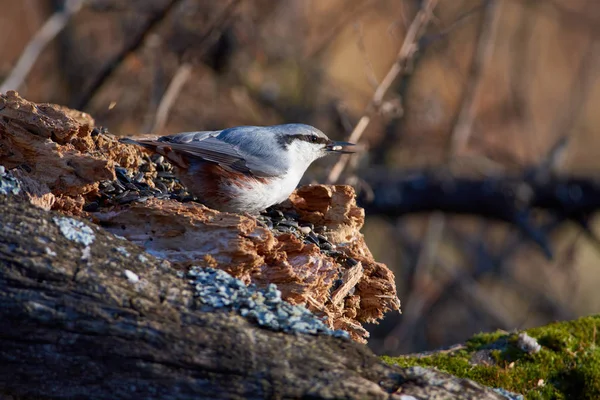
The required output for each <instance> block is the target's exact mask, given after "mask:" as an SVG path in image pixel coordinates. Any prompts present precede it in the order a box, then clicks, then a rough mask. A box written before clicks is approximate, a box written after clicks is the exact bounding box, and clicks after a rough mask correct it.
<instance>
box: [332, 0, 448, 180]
mask: <svg viewBox="0 0 600 400" xmlns="http://www.w3.org/2000/svg"><path fill="white" fill-rule="evenodd" d="M436 4H437V0H426V1H425V2H424V3H423V5H422V7H421V9H420V10H419V12H417V15H416V16H415V18H414V19H413V21H412V23H411V25H410V27H409V28H408V31H407V32H406V37H405V38H404V43H402V46H401V47H400V51H399V52H398V56H397V57H396V60H395V61H394V64H393V65H392V67H391V68H390V70H389V71H388V73H387V75H386V76H385V78H383V80H382V81H381V83H380V84H379V86H378V87H377V89H376V90H375V93H374V94H373V97H372V98H371V102H370V103H369V105H368V106H367V109H366V111H365V113H364V114H363V116H362V117H361V118H360V120H359V121H358V124H356V127H355V128H354V130H353V131H352V133H351V134H350V138H349V139H348V140H349V141H350V142H353V143H356V142H357V141H358V140H359V139H360V137H361V136H362V134H363V133H364V131H365V129H366V128H367V126H368V125H369V123H370V122H371V118H372V116H373V114H374V112H375V111H376V110H377V109H378V108H379V107H380V105H381V102H382V100H383V96H384V95H385V94H386V92H387V91H388V89H389V88H390V86H391V85H392V83H393V82H394V81H395V80H396V78H397V77H398V75H399V74H400V73H401V72H402V71H403V69H404V67H405V65H406V64H407V63H408V61H409V60H410V59H411V58H412V57H413V55H414V54H415V53H416V51H417V41H418V40H419V38H420V37H421V35H422V34H423V31H424V28H425V26H427V24H428V23H429V21H430V20H431V17H432V14H433V9H434V8H435V6H436ZM347 164H348V156H347V155H344V156H341V157H340V159H339V160H338V162H337V163H336V164H335V165H334V166H333V168H332V169H331V172H330V173H329V176H328V177H327V182H328V183H329V184H333V183H335V182H337V180H338V179H339V178H340V175H341V174H342V172H343V171H344V168H345V167H346V165H347Z"/></svg>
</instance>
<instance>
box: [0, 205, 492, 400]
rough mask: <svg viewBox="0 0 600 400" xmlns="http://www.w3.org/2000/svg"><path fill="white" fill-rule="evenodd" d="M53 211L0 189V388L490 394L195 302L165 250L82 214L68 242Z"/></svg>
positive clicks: (121, 394) (117, 394) (47, 394)
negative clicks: (77, 234)
mask: <svg viewBox="0 0 600 400" xmlns="http://www.w3.org/2000/svg"><path fill="white" fill-rule="evenodd" d="M56 218H60V215H59V214H56V213H51V212H46V211H44V210H42V209H38V208H36V207H34V206H31V205H29V204H27V203H25V202H23V200H19V199H18V198H17V197H5V196H0V226H1V227H2V229H0V321H1V329H0V397H1V396H2V395H12V396H17V397H19V398H31V397H33V398H36V399H40V398H53V399H68V398H87V399H103V398H110V399H125V398H138V399H142V398H143V399H159V398H160V399H186V398H194V399H202V398H211V399H214V398H229V399H231V398H240V399H241V398H244V399H251V398H261V399H262V398H302V397H304V398H336V399H339V398H347V399H354V398H356V399H359V398H378V399H387V398H397V399H398V398H400V397H399V395H394V394H393V393H400V392H401V393H402V394H404V395H412V396H414V397H415V398H418V399H425V398H431V397H430V396H436V395H437V396H440V397H439V398H456V399H500V398H502V397H500V396H499V395H496V394H495V393H493V392H491V391H490V390H488V389H485V388H483V387H481V386H479V385H477V384H475V383H473V382H470V381H465V380H460V379H457V378H453V377H450V376H448V375H445V374H442V373H439V372H435V371H429V370H425V369H423V368H412V369H405V370H403V369H399V368H394V367H390V366H388V365H385V364H384V363H382V362H381V361H380V360H379V359H378V358H377V357H375V356H374V355H373V354H372V353H371V352H370V351H369V350H368V349H367V348H366V347H364V346H362V345H359V344H356V343H354V342H351V341H349V340H343V339H336V338H333V337H330V336H310V335H290V334H283V333H277V332H272V331H269V330H266V329H261V328H258V327H256V326H254V325H253V324H251V323H249V322H248V321H246V320H245V319H243V318H242V317H240V316H237V315H232V314H226V313H209V312H201V311H200V310H198V309H196V307H195V301H194V298H193V293H192V290H191V285H189V283H188V282H187V281H186V280H185V279H181V278H179V277H178V276H177V274H176V272H175V271H174V270H173V269H172V268H171V267H170V265H169V264H168V263H167V262H165V261H161V260H158V259H155V258H153V257H152V256H150V255H148V254H144V253H142V252H141V250H140V248H138V247H137V246H135V245H133V244H131V243H129V242H127V241H126V240H123V239H119V238H117V237H115V236H113V235H111V234H109V233H107V232H105V231H103V230H102V229H101V228H99V227H97V226H93V225H91V224H89V223H87V224H86V225H87V226H88V227H89V228H85V229H89V230H88V233H87V236H86V237H88V238H89V237H92V236H93V241H92V242H91V243H89V244H88V245H87V246H86V244H80V243H76V242H74V241H72V240H69V239H68V238H67V237H66V236H65V235H64V233H61V231H60V230H59V228H58V225H57V223H56V221H55V219H56ZM126 269H127V270H129V271H131V272H133V273H135V274H137V276H139V278H140V280H139V281H137V282H134V281H131V280H129V279H128V278H127V276H126V274H125V270H126ZM440 382H444V384H443V385H442V384H440Z"/></svg>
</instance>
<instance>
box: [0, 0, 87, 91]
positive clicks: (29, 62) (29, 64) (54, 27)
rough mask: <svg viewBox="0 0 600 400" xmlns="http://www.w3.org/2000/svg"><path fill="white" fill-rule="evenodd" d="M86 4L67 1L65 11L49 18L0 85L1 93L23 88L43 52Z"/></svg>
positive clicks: (80, 1)
mask: <svg viewBox="0 0 600 400" xmlns="http://www.w3.org/2000/svg"><path fill="white" fill-rule="evenodd" d="M84 2H85V0H66V1H65V7H64V9H63V10H61V11H57V12H55V13H54V14H52V15H51V16H50V18H48V20H47V21H46V22H45V23H44V25H42V27H41V28H40V29H39V30H38V31H37V32H36V33H35V35H33V38H31V40H30V41H29V43H27V46H26V47H25V50H24V51H23V53H22V54H21V57H19V60H18V61H17V64H16V65H15V67H14V68H13V70H12V71H11V72H10V74H9V75H8V77H7V78H6V80H5V81H4V82H3V83H2V85H0V93H6V92H7V91H8V90H18V89H19V88H20V87H21V85H22V84H23V82H24V81H25V78H27V75H29V72H30V71H31V68H33V65H34V64H35V62H36V61H37V59H38V57H39V56H40V54H41V53H42V51H43V50H44V49H45V48H46V46H47V45H48V43H50V42H51V41H52V39H54V38H55V37H56V35H58V34H59V33H60V32H61V31H62V30H63V29H64V28H65V26H66V25H67V23H68V22H69V19H70V18H71V16H72V15H73V14H76V13H77V12H78V11H79V10H80V9H81V7H82V6H83V3H84Z"/></svg>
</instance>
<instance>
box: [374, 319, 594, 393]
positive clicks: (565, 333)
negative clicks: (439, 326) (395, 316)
mask: <svg viewBox="0 0 600 400" xmlns="http://www.w3.org/2000/svg"><path fill="white" fill-rule="evenodd" d="M598 328H600V316H592V317H586V318H581V319H578V320H575V321H569V322H558V323H553V324H550V325H547V326H544V327H540V328H533V329H529V330H527V331H526V332H527V334H528V335H529V336H531V337H533V338H536V339H537V340H538V343H539V344H540V345H541V346H542V349H541V350H540V351H539V352H538V353H533V354H528V353H525V352H523V351H522V350H520V349H519V348H518V347H517V338H518V335H517V334H516V333H510V334H507V333H506V332H495V333H487V334H479V335H476V336H474V337H473V338H472V339H470V340H469V341H468V342H467V343H466V346H465V348H463V349H460V350H457V351H452V352H448V353H437V354H434V355H430V356H420V357H410V356H406V357H387V356H384V357H383V360H384V361H385V362H387V363H389V364H396V365H399V366H402V367H409V366H415V365H420V366H424V367H435V368H437V369H439V370H441V371H444V372H448V373H450V374H452V375H456V376H459V377H462V378H469V379H472V380H474V381H476V382H479V383H481V384H484V385H486V386H491V387H501V388H504V389H507V390H509V391H512V392H515V393H521V394H523V395H525V398H526V399H600V350H599V348H598V344H599V342H600V333H599V334H597V331H598V330H599V329H598ZM477 360H479V361H477ZM482 361H484V362H482Z"/></svg>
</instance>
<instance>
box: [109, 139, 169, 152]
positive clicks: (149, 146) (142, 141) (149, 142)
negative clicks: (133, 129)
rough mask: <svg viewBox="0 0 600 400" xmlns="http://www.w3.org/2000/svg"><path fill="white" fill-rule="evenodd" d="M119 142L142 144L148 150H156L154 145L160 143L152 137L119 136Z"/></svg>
mask: <svg viewBox="0 0 600 400" xmlns="http://www.w3.org/2000/svg"><path fill="white" fill-rule="evenodd" d="M119 143H124V144H135V145H137V146H142V147H145V148H147V149H150V150H156V147H157V146H159V145H160V142H157V141H156V140H152V139H139V140H135V139H131V138H121V139H119Z"/></svg>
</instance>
